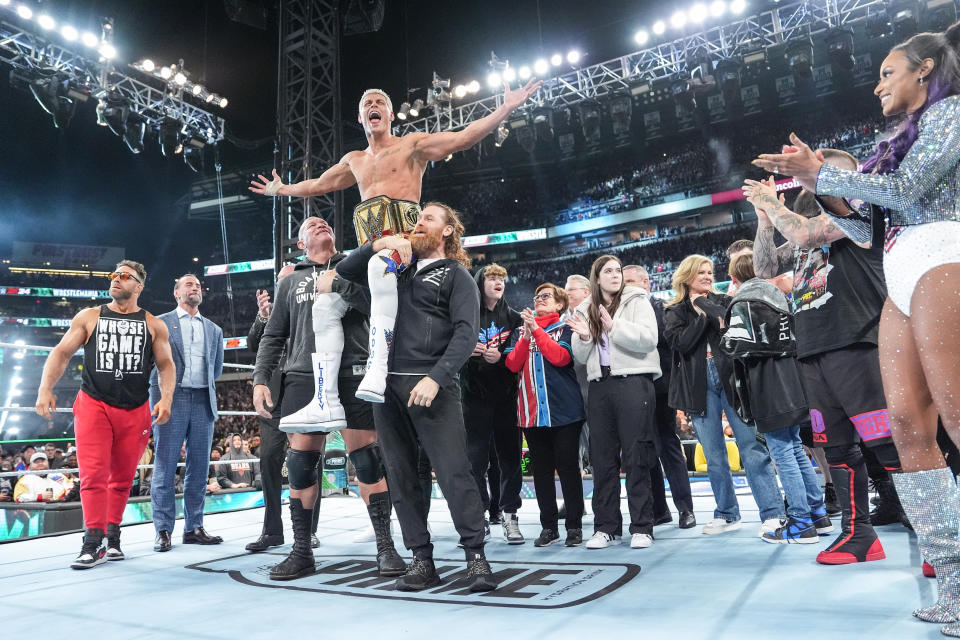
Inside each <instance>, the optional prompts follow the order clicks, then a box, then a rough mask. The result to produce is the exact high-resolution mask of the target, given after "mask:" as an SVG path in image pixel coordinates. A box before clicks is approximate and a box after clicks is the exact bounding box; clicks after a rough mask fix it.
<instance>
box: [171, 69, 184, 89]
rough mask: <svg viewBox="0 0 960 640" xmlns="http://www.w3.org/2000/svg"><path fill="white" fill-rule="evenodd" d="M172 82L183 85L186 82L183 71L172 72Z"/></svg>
mask: <svg viewBox="0 0 960 640" xmlns="http://www.w3.org/2000/svg"><path fill="white" fill-rule="evenodd" d="M173 82H174V83H175V84H178V85H180V86H181V87H182V86H183V85H185V84H187V76H186V75H184V73H183V72H182V71H178V72H177V73H176V74H174V76H173Z"/></svg>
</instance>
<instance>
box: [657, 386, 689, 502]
mask: <svg viewBox="0 0 960 640" xmlns="http://www.w3.org/2000/svg"><path fill="white" fill-rule="evenodd" d="M656 403H657V407H656V411H655V413H654V422H655V425H656V430H655V431H654V437H655V438H656V439H655V440H654V441H653V444H654V446H655V447H656V450H657V457H658V458H660V463H659V464H654V467H655V469H654V471H653V472H651V478H653V477H654V475H656V476H658V477H659V479H660V486H659V487H657V486H654V487H653V494H654V502H655V503H660V508H662V509H663V511H662V512H661V511H658V510H656V509H655V511H656V512H657V513H658V514H660V515H663V513H667V511H668V510H667V509H666V505H667V501H666V492H665V491H664V488H663V476H664V475H666V477H667V480H669V481H670V492H671V493H672V494H673V504H674V505H675V506H676V507H677V511H693V496H692V495H691V493H690V476H689V475H688V474H687V461H686V459H685V458H684V457H683V447H682V446H681V445H680V438H679V437H677V411H676V409H671V408H670V407H669V406H668V405H667V395H666V394H657V396H656ZM661 464H662V465H663V473H659V471H660V469H659V467H660V465H661ZM654 472H656V473H655V474H654ZM658 489H659V491H658ZM658 494H659V495H658Z"/></svg>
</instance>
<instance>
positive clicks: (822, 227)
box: [743, 180, 847, 275]
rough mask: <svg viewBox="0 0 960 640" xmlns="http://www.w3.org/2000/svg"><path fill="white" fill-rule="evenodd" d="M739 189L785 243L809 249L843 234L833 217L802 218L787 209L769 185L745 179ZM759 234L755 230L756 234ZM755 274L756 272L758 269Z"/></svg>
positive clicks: (837, 238) (843, 235)
mask: <svg viewBox="0 0 960 640" xmlns="http://www.w3.org/2000/svg"><path fill="white" fill-rule="evenodd" d="M743 189H744V193H745V194H746V195H747V200H748V201H749V202H750V204H752V205H753V206H754V207H755V208H756V209H757V210H758V211H763V212H764V213H765V214H766V215H767V217H769V220H770V222H771V223H773V226H775V227H776V228H777V230H778V231H779V232H780V233H782V234H783V237H784V238H786V239H787V242H789V243H791V244H794V245H796V246H798V247H800V248H801V249H813V248H814V247H819V246H820V245H824V244H829V243H831V242H835V241H836V240H840V239H842V238H846V237H847V234H845V233H844V232H843V230H842V229H840V227H838V226H837V225H836V223H835V222H834V221H833V218H831V217H830V216H829V215H827V214H825V213H822V214H820V215H819V216H817V217H815V218H804V217H803V216H801V215H799V214H796V213H794V212H793V211H790V210H789V209H787V207H786V206H785V205H784V204H783V201H782V199H780V198H779V197H777V192H776V190H775V189H774V188H773V187H772V186H771V185H769V184H766V183H764V182H757V181H755V180H747V181H746V184H745V185H744V187H743ZM758 217H759V214H758ZM759 233H760V231H759V229H758V231H757V234H758V237H759ZM754 250H756V249H754ZM781 273H782V272H781ZM757 275H760V273H759V271H758V272H757Z"/></svg>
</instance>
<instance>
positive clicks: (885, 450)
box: [870, 440, 901, 471]
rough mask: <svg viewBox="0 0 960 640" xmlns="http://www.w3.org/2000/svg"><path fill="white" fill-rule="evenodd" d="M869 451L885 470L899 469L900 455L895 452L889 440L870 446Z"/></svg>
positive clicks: (895, 449)
mask: <svg viewBox="0 0 960 640" xmlns="http://www.w3.org/2000/svg"><path fill="white" fill-rule="evenodd" d="M870 453H872V454H873V455H874V456H876V458H877V461H878V462H880V464H881V465H883V468H884V469H885V470H886V471H900V469H901V467H900V456H899V454H897V448H896V447H895V446H894V445H893V442H890V441H889V440H888V441H886V442H884V443H882V444H878V445H877V446H875V447H870Z"/></svg>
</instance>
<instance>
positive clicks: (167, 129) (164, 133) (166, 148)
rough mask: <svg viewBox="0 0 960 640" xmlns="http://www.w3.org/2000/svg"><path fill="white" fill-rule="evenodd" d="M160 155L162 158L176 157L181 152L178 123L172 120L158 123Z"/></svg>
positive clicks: (166, 119) (165, 119)
mask: <svg viewBox="0 0 960 640" xmlns="http://www.w3.org/2000/svg"><path fill="white" fill-rule="evenodd" d="M158 138H159V141H160V153H162V154H163V155H164V157H167V158H169V157H170V156H173V155H176V154H178V153H180V152H182V151H183V145H182V144H180V121H179V120H176V119H174V118H164V119H163V122H161V123H160V131H159V136H158Z"/></svg>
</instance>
